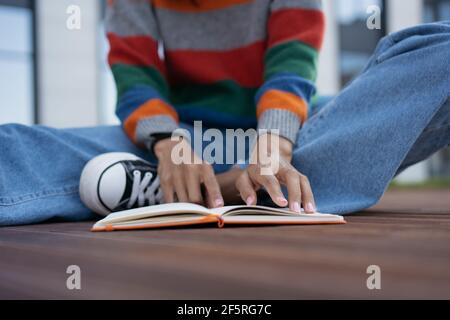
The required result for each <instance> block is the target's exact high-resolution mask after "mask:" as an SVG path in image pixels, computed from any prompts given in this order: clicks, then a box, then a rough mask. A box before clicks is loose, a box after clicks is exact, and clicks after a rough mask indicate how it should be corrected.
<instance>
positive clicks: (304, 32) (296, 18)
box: [269, 9, 325, 50]
mask: <svg viewBox="0 0 450 320" xmlns="http://www.w3.org/2000/svg"><path fill="white" fill-rule="evenodd" d="M324 32H325V16H324V15H323V12H322V11H319V10H314V9H282V10H279V11H276V12H274V13H273V14H272V15H271V16H270V19H269V47H272V46H275V45H277V44H280V43H283V42H288V41H293V40H298V41H302V42H304V43H306V44H308V45H310V46H312V47H313V48H315V49H316V50H319V49H320V48H321V47H322V42H323V37H324Z"/></svg>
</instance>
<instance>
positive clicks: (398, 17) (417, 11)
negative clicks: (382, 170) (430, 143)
mask: <svg viewBox="0 0 450 320" xmlns="http://www.w3.org/2000/svg"><path fill="white" fill-rule="evenodd" d="M387 5H388V32H389V33H392V32H395V31H398V30H401V29H404V28H408V27H412V26H414V25H417V24H420V23H422V22H423V20H422V17H423V1H422V0H407V1H406V0H388V1H387ZM428 170H429V163H428V161H424V162H421V163H419V164H417V165H415V166H412V167H411V168H408V169H407V170H406V171H405V172H403V173H402V174H401V175H400V176H399V177H398V178H397V181H398V182H400V183H416V182H421V181H424V180H426V179H427V178H428V176H429V174H428Z"/></svg>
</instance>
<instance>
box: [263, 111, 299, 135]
mask: <svg viewBox="0 0 450 320" xmlns="http://www.w3.org/2000/svg"><path fill="white" fill-rule="evenodd" d="M300 126H301V123H300V120H299V118H298V116H297V115H296V114H295V113H293V112H291V111H287V110H282V109H271V110H267V111H266V112H264V113H263V114H262V115H261V116H260V118H259V120H258V133H259V134H261V133H264V132H272V133H277V134H278V135H279V136H281V137H283V138H286V139H288V140H289V141H290V142H292V143H293V144H295V143H296V140H297V135H298V132H299V130H300Z"/></svg>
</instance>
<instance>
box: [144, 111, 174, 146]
mask: <svg viewBox="0 0 450 320" xmlns="http://www.w3.org/2000/svg"><path fill="white" fill-rule="evenodd" d="M177 128H178V124H177V123H176V122H175V120H174V119H172V118H171V117H169V116H153V117H148V118H143V119H141V120H139V122H138V125H137V127H136V142H137V143H139V144H144V145H145V146H147V147H148V145H147V144H148V143H149V142H150V135H152V134H155V133H172V132H173V131H174V130H176V129H177Z"/></svg>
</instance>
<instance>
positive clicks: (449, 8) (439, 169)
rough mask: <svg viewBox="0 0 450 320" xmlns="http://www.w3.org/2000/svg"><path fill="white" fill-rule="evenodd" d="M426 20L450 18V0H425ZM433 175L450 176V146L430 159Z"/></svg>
mask: <svg viewBox="0 0 450 320" xmlns="http://www.w3.org/2000/svg"><path fill="white" fill-rule="evenodd" d="M423 16H424V18H423V19H424V22H434V21H443V20H450V1H448V0H424V15H423ZM430 175H431V176H432V177H436V178H439V177H444V176H445V177H450V148H447V149H445V150H442V151H440V152H439V153H437V154H436V155H435V156H434V157H433V158H432V159H431V161H430Z"/></svg>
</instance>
